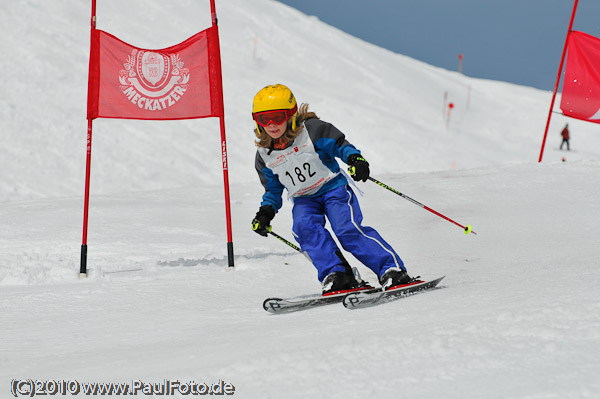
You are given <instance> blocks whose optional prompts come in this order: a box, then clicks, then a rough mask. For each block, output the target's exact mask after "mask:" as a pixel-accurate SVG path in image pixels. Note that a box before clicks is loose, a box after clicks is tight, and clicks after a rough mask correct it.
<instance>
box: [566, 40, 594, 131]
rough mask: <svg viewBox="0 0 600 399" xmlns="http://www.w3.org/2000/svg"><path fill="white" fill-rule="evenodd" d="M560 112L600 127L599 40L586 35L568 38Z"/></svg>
mask: <svg viewBox="0 0 600 399" xmlns="http://www.w3.org/2000/svg"><path fill="white" fill-rule="evenodd" d="M560 109H561V110H562V112H563V113H564V114H565V115H567V116H570V117H572V118H577V119H583V120H585V121H589V122H595V123H600V39H598V38H596V37H594V36H590V35H588V34H587V33H583V32H578V31H573V32H571V33H570V34H569V43H568V55H567V66H566V68H565V78H564V81H563V91H562V98H561V101H560Z"/></svg>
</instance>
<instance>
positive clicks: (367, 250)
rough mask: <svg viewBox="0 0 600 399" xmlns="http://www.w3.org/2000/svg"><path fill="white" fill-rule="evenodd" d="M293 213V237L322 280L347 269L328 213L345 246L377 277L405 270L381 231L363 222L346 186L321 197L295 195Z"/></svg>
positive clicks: (354, 199)
mask: <svg viewBox="0 0 600 399" xmlns="http://www.w3.org/2000/svg"><path fill="white" fill-rule="evenodd" d="M292 215H293V219H294V224H293V231H294V236H295V238H296V240H297V241H298V243H299V244H300V247H301V249H302V251H305V252H306V253H307V254H308V256H309V257H310V258H311V260H312V262H313V264H314V265H315V267H316V268H317V271H318V273H319V275H318V278H319V281H323V279H324V278H325V277H326V276H327V275H328V274H330V273H332V272H336V271H344V270H345V268H344V265H343V263H342V261H341V259H340V258H339V257H338V256H337V255H336V251H338V250H339V248H338V246H337V244H336V243H335V241H334V240H333V238H332V236H331V234H330V233H329V231H327V230H326V229H325V217H326V216H327V219H328V220H329V224H330V225H331V228H332V230H333V232H334V233H335V235H336V237H337V238H338V240H339V242H340V244H341V245H342V248H344V250H346V251H348V252H350V253H351V254H352V255H354V257H355V258H357V259H358V260H359V261H361V262H362V263H363V264H364V265H365V266H367V267H368V268H369V269H371V270H373V272H375V274H377V276H378V277H381V275H382V274H383V273H384V272H385V271H386V270H387V269H389V268H391V267H396V268H400V269H403V270H406V269H405V267H404V262H402V259H400V256H398V254H397V253H396V252H395V251H394V249H393V248H392V247H391V246H390V245H389V244H388V243H387V242H385V241H384V240H383V238H381V236H380V235H379V233H377V231H375V229H373V228H371V227H368V226H362V225H361V222H362V219H363V217H362V212H361V211H360V206H359V205H358V200H357V199H356V195H355V194H354V192H353V191H352V190H351V189H350V187H348V186H347V185H345V186H340V187H337V188H335V189H333V190H331V191H328V192H326V193H325V194H323V195H320V196H318V197H296V198H294V208H293V209H292Z"/></svg>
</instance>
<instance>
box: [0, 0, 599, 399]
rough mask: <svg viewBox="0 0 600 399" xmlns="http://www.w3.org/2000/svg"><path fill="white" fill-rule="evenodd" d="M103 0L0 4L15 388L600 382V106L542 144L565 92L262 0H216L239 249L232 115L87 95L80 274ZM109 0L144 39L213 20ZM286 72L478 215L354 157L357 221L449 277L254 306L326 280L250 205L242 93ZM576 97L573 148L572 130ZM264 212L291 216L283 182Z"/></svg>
mask: <svg viewBox="0 0 600 399" xmlns="http://www.w3.org/2000/svg"><path fill="white" fill-rule="evenodd" d="M88 3H89V2H69V1H65V0H60V1H52V2H45V1H41V0H37V1H35V0H34V1H28V2H15V3H14V4H12V5H11V7H4V8H3V9H2V11H0V30H1V31H2V35H3V38H4V39H3V41H2V44H1V46H2V50H3V53H4V54H5V55H6V56H5V57H2V58H0V66H1V67H2V70H3V71H4V73H3V74H2V77H1V78H0V79H2V87H3V88H4V90H3V95H2V96H0V124H1V129H0V130H1V132H2V133H1V134H2V137H3V139H4V145H3V146H2V148H1V149H0V169H1V170H2V179H0V201H1V202H0V221H2V223H1V224H0V226H1V228H0V242H1V243H2V245H1V246H0V309H1V315H2V317H1V318H0V323H1V326H2V334H1V335H0V397H1V398H5V397H6V398H8V397H12V394H11V393H10V390H11V387H12V386H13V385H14V384H13V383H12V381H13V380H15V379H33V380H36V379H37V380H57V381H59V380H77V381H78V382H122V383H132V381H137V380H141V381H143V382H146V383H154V382H162V381H164V380H179V381H182V382H184V381H195V382H197V383H203V382H206V383H207V384H212V383H217V382H218V381H219V380H222V381H225V382H227V383H229V384H231V385H232V386H234V387H235V392H234V394H233V397H239V398H324V397H327V398H362V397H374V398H375V397H377V398H447V399H459V398H460V399H462V398H523V399H525V398H527V399H542V398H544V399H546V398H560V399H562V398H598V397H600V382H598V375H600V361H599V360H598V359H599V358H600V296H599V295H598V284H599V283H600V271H599V267H600V261H599V259H600V249H599V247H598V233H599V228H598V220H599V216H600V202H599V201H598V196H599V194H600V188H599V187H600V184H599V183H600V131H599V128H598V125H595V124H590V123H584V122H580V121H575V120H567V119H566V118H564V117H562V116H560V115H554V116H553V122H552V123H551V125H550V133H549V136H548V142H547V146H546V150H545V153H544V162H543V163H537V159H538V156H539V150H540V146H541V141H542V135H543V132H544V127H545V123H546V116H547V112H548V107H549V104H550V99H551V93H549V92H545V91H540V90H536V89H532V88H528V87H521V86H516V85H512V84H508V83H503V82H494V81H488V80H480V79H471V78H469V77H466V76H462V75H459V74H457V73H455V72H451V71H446V70H443V69H439V68H435V67H432V66H429V65H426V64H424V63H421V62H418V61H415V60H413V59H410V58H408V57H405V56H402V55H399V54H394V53H391V52H389V51H386V50H383V49H381V48H378V47H376V46H373V45H371V44H369V43H366V42H363V41H361V40H358V39H356V38H353V37H352V36H349V35H347V34H344V33H342V32H341V31H339V30H336V29H334V28H332V27H330V26H327V25H325V24H323V23H321V22H320V21H319V20H318V19H316V18H314V17H308V16H306V15H303V14H301V13H299V12H298V11H296V10H294V9H291V8H289V7H287V6H284V5H282V4H280V3H277V2H274V1H270V0H245V1H242V0H235V1H227V2H220V1H217V13H218V17H219V29H220V35H221V47H222V48H221V50H222V57H223V75H224V91H225V108H226V128H227V150H228V160H229V177H230V186H231V209H232V220H233V241H234V251H235V268H234V270H232V269H231V268H228V267H227V252H226V240H227V239H226V225H225V205H224V201H223V198H224V195H223V194H224V193H223V186H222V182H223V177H222V170H221V142H220V133H219V125H218V121H217V120H216V119H213V120H210V119H201V120H191V121H179V122H149V121H145V122H142V121H127V120H95V121H94V137H93V143H92V154H93V155H92V176H91V177H92V178H91V197H90V216H89V235H88V244H89V251H88V267H89V275H88V278H86V279H79V275H78V272H79V255H80V245H81V235H82V221H83V218H82V216H83V190H84V178H85V148H86V132H87V131H86V128H87V121H86V119H85V115H86V109H85V108H86V91H87V82H86V79H87V68H88V54H89V15H90V10H89V4H88ZM98 3H99V4H98V28H99V29H103V30H106V31H108V32H110V33H112V34H115V35H116V36H117V37H119V38H121V39H122V40H125V41H126V42H129V43H131V44H133V45H136V46H139V47H142V48H164V47H168V46H170V45H172V44H175V43H178V42H181V41H183V40H184V39H186V38H187V37H189V36H191V35H192V34H194V33H196V32H197V31H200V30H202V29H204V28H206V27H208V26H210V23H211V22H210V8H209V4H208V1H200V2H198V1H194V2H192V1H179V2H159V1H147V2H141V1H139V2H138V1H135V2H134V1H130V2H117V1H113V0H110V1H109V0H106V1H102V2H98ZM558 56H559V55H558V54H557V57H558ZM277 82H281V83H284V84H286V85H288V86H289V87H290V88H291V89H292V90H293V91H294V93H295V94H296V97H297V99H298V101H299V102H306V103H309V104H310V107H311V109H312V110H314V111H315V112H316V113H317V114H318V115H319V116H320V117H321V118H322V119H324V120H326V121H329V122H332V123H334V124H335V125H336V126H337V127H338V128H340V129H341V130H342V131H344V132H345V133H346V135H347V138H348V140H349V141H350V142H352V143H353V144H355V145H356V146H357V147H358V148H359V149H361V150H362V153H363V155H364V156H365V158H366V159H367V160H368V161H369V163H370V164H371V173H372V176H374V177H375V178H377V179H379V180H381V181H383V182H384V183H386V184H388V185H390V186H392V187H394V188H396V189H397V190H399V191H400V192H402V193H404V194H406V195H408V196H410V197H411V198H414V199H415V200H417V201H419V202H421V203H423V204H425V205H427V206H428V207H430V208H432V209H434V210H436V211H438V212H440V213H442V214H444V215H446V216H448V217H450V218H452V219H454V220H456V221H457V222H459V223H461V224H470V225H472V226H473V229H474V230H475V231H476V232H477V235H473V234H470V235H465V234H463V232H462V231H461V229H460V228H458V227H457V226H455V225H453V224H451V223H449V222H448V221H446V220H444V219H442V218H440V217H438V216H436V215H434V214H432V213H430V212H427V211H426V210H424V209H423V208H420V207H418V206H416V205H415V204H413V203H410V202H409V201H406V200H405V199H403V198H401V197H399V196H397V195H395V194H393V193H391V192H389V191H387V190H385V189H383V188H381V187H379V186H377V185H375V184H373V183H370V182H367V183H359V188H360V189H361V190H363V191H364V196H362V197H360V203H361V206H362V210H363V213H364V216H365V221H364V223H365V224H366V225H370V226H373V227H375V228H376V229H377V230H378V231H379V232H380V233H381V234H382V236H383V237H384V238H385V239H386V240H387V241H388V242H389V243H390V244H392V246H393V247H394V248H395V249H396V250H397V252H398V253H399V254H400V256H401V257H402V258H403V260H404V262H405V264H406V266H407V268H408V271H409V273H410V274H411V275H420V276H422V277H423V278H436V277H440V276H444V275H445V276H446V278H445V279H444V280H443V281H442V283H441V287H440V288H439V289H436V290H433V291H430V292H428V293H424V294H418V295H413V296H410V297H408V298H403V299H400V300H398V301H395V302H393V303H389V304H386V305H381V306H377V307H373V308H369V309H363V310H355V311H350V310H346V309H344V308H343V307H342V305H340V304H335V305H328V306H325V307H321V308H316V309H311V310H307V311H303V312H297V313H292V314H287V315H280V316H274V315H270V314H268V313H266V312H265V311H264V310H263V309H262V307H261V304H262V301H263V300H264V299H265V298H267V297H270V296H278V297H287V296H295V295H303V294H308V293H313V292H318V291H319V289H320V286H319V283H318V281H317V279H316V271H315V269H314V267H313V266H312V265H311V264H310V263H309V262H308V260H307V259H306V258H305V257H304V256H302V255H301V254H298V253H297V252H295V251H294V250H293V249H291V248H289V247H287V246H286V245H284V244H283V243H281V242H279V241H278V240H276V239H274V238H272V237H269V238H263V237H260V236H258V235H256V234H255V233H253V232H252V231H251V229H250V220H251V219H252V217H253V216H254V214H255V213H256V211H257V209H258V206H259V203H260V197H261V195H262V193H263V189H262V186H260V183H259V181H258V178H257V176H256V172H255V171H254V152H255V150H254V144H253V140H254V137H253V134H252V128H253V122H252V120H251V118H250V112H251V101H252V97H253V96H254V94H255V93H256V92H257V91H258V90H259V89H260V88H262V87H263V86H265V85H267V84H271V83H277ZM445 98H446V100H444V99H445ZM444 101H446V102H444ZM448 102H453V103H454V104H455V107H454V108H453V109H452V111H451V114H450V115H448V108H447V103H448ZM567 122H568V123H569V127H570V129H571V132H572V137H573V138H572V140H571V149H572V151H569V152H567V151H559V150H558V145H559V144H560V136H559V132H560V130H561V129H562V127H563V126H564V124H565V123H567ZM563 157H564V161H563ZM273 230H274V231H275V232H277V233H279V234H280V235H282V236H284V237H286V238H287V239H289V240H293V237H292V234H291V203H288V202H285V203H284V207H283V208H282V210H281V211H280V212H279V213H278V215H277V217H276V218H275V219H274V220H273ZM347 256H348V258H349V260H350V262H351V263H352V264H353V265H354V266H357V267H358V268H359V270H360V272H361V274H362V276H363V278H364V279H366V280H367V281H370V282H371V283H376V282H377V281H376V280H377V279H376V276H375V275H373V273H372V272H371V271H370V270H368V269H367V268H365V267H364V266H362V265H361V264H360V263H359V262H358V261H357V260H356V259H354V258H353V257H351V256H350V255H349V254H347ZM80 395H84V394H83V393H81V394H80ZM98 397H100V396H98ZM104 397H106V396H104ZM115 397H118V396H115ZM174 397H189V396H182V395H174Z"/></svg>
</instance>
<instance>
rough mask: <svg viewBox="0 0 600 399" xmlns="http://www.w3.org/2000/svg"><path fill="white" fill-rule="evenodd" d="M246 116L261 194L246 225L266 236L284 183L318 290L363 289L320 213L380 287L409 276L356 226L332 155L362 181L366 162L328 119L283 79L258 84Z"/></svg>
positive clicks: (352, 201) (388, 250) (386, 248)
mask: <svg viewBox="0 0 600 399" xmlns="http://www.w3.org/2000/svg"><path fill="white" fill-rule="evenodd" d="M252 118H253V119H254V121H255V122H256V129H255V130H254V132H255V134H256V137H257V138H258V140H257V141H256V145H257V147H258V149H257V151H256V161H255V166H256V171H257V172H258V176H259V178H260V181H261V183H262V185H263V186H264V188H265V194H264V195H263V197H262V202H261V206H260V209H259V211H258V213H257V214H256V216H255V218H254V219H253V220H252V229H253V230H254V231H255V232H256V233H258V234H260V235H262V236H265V237H266V236H267V235H268V233H269V231H270V223H271V220H272V219H273V218H274V217H275V214H276V213H277V211H278V210H279V209H280V208H281V206H282V198H281V196H282V193H283V189H284V188H286V189H287V191H288V198H292V199H293V204H294V206H293V209H292V216H293V233H294V237H295V238H296V240H297V241H298V243H299V244H300V247H301V249H302V251H303V252H304V253H306V254H307V255H308V256H309V257H310V259H311V260H312V263H313V264H314V266H315V267H316V268H317V271H318V278H319V281H321V282H322V286H323V288H322V293H323V295H331V294H336V293H341V292H351V291H357V290H361V289H367V288H371V287H370V286H369V285H368V284H367V283H366V282H363V281H362V280H361V279H360V276H359V275H358V271H357V270H356V268H350V266H349V265H348V262H346V260H345V259H344V257H343V255H342V253H341V251H340V250H339V248H338V247H337V245H336V243H335V241H334V240H333V238H332V237H331V235H330V233H329V232H328V231H327V230H326V229H325V227H324V226H325V216H327V219H328V220H329V223H330V224H331V228H332V229H333V232H334V233H335V235H336V236H337V238H338V240H339V241H340V243H341V244H342V247H343V248H344V249H345V250H346V251H348V252H350V253H352V254H353V255H354V256H355V257H356V258H357V259H358V260H360V261H361V262H362V263H363V264H365V265H366V266H367V267H368V268H369V269H371V270H372V271H373V272H375V274H377V276H378V278H379V281H380V283H381V285H382V286H383V288H384V289H386V290H387V289H390V288H394V287H397V286H399V285H405V284H408V283H411V282H412V281H414V279H412V278H411V277H409V276H408V274H407V272H406V268H405V267H404V263H403V262H402V259H400V256H398V254H397V253H396V252H395V251H394V249H393V248H392V247H391V246H390V245H389V244H388V243H387V242H385V241H384V240H383V238H381V236H380V235H379V233H377V231H375V230H374V229H373V228H371V227H367V226H363V225H361V222H362V213H361V210H360V207H359V205H358V200H357V198H356V196H355V194H354V192H353V191H352V190H351V189H350V187H349V186H348V180H347V179H346V176H345V174H343V172H341V171H340V167H339V165H338V163H337V161H336V160H335V158H336V157H337V158H340V159H341V160H342V161H344V162H345V163H347V164H348V165H349V169H348V170H349V172H350V174H351V175H352V178H353V179H354V180H355V181H363V182H364V181H366V180H367V178H368V177H369V163H368V162H367V161H366V160H365V159H364V158H363V157H362V156H361V153H360V151H359V150H357V149H356V148H355V147H354V146H353V145H352V144H350V143H349V142H348V141H346V139H345V136H344V134H343V133H342V132H341V131H339V130H338V129H337V128H335V127H334V126H333V125H332V124H330V123H327V122H323V121H321V120H319V118H318V117H317V115H315V114H314V113H313V112H309V111H308V104H302V105H301V106H300V108H298V105H297V103H296V99H295V98H294V95H293V94H292V92H291V91H290V89H288V88H287V87H286V86H284V85H281V84H276V85H273V86H266V87H265V88H263V89H262V90H260V91H259V92H258V93H257V94H256V96H255V97H254V102H253V106H252Z"/></svg>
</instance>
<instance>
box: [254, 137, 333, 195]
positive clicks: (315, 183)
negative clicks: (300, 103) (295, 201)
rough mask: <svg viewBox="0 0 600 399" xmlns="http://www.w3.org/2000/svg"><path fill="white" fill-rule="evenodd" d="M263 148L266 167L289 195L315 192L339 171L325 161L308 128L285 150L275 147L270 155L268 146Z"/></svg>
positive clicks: (261, 150)
mask: <svg viewBox="0 0 600 399" xmlns="http://www.w3.org/2000/svg"><path fill="white" fill-rule="evenodd" d="M259 151H260V155H261V157H262V158H263V160H264V161H265V165H266V167H267V168H269V169H271V170H272V171H273V173H274V174H276V175H277V177H278V179H279V181H280V182H281V184H283V185H284V186H285V188H286V189H287V190H288V198H291V197H300V196H304V195H312V194H315V193H316V192H317V191H319V189H320V188H321V187H323V186H324V185H325V184H326V183H327V182H328V181H330V180H331V179H333V178H334V177H336V176H337V175H338V173H335V172H332V171H331V170H329V168H328V167H327V166H325V165H324V164H323V162H321V160H320V159H319V154H317V152H316V151H315V146H314V145H313V143H312V140H311V139H310V137H309V136H308V132H307V131H306V129H302V132H301V133H300V134H299V135H298V136H297V137H296V139H295V140H294V143H293V144H292V145H291V146H290V147H288V148H286V149H285V150H281V151H272V152H271V154H270V155H267V153H268V151H269V149H268V148H260V149H259Z"/></svg>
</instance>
